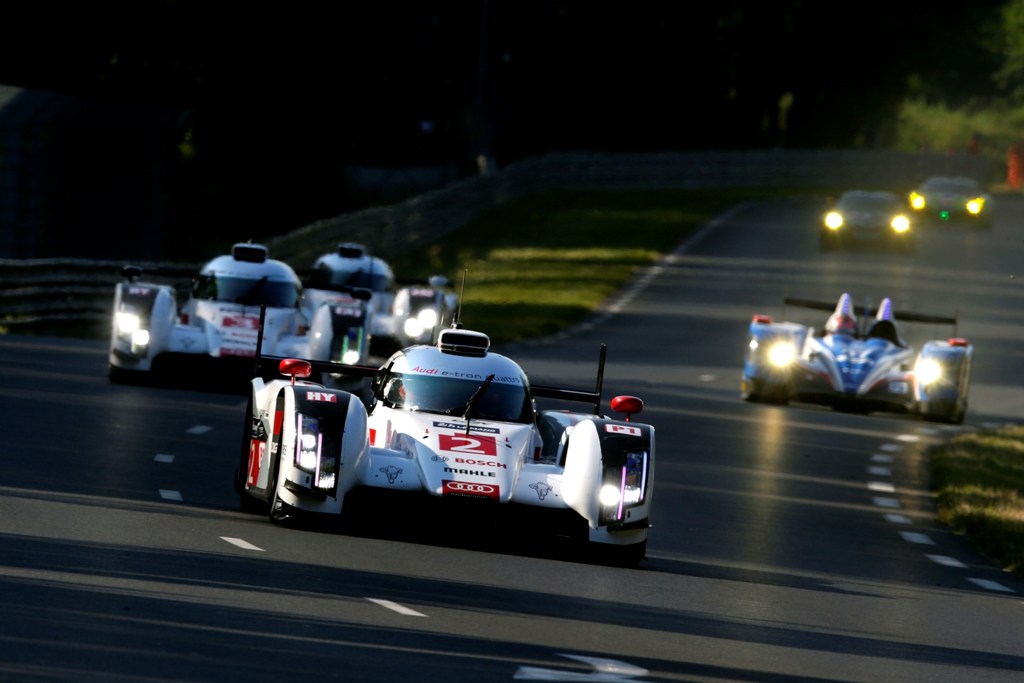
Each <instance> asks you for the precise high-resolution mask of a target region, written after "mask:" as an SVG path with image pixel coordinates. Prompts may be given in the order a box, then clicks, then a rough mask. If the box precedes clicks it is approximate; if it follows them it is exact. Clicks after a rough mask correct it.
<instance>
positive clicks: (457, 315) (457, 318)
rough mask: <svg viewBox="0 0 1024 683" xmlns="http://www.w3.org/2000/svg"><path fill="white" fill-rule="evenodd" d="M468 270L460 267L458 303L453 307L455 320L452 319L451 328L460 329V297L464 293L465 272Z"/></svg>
mask: <svg viewBox="0 0 1024 683" xmlns="http://www.w3.org/2000/svg"><path fill="white" fill-rule="evenodd" d="M467 272H469V268H463V269H462V284H461V285H459V305H458V307H457V308H456V309H455V320H453V321H452V329H454V330H461V329H462V297H463V296H465V294H466V273H467Z"/></svg>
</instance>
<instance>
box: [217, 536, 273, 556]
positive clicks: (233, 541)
mask: <svg viewBox="0 0 1024 683" xmlns="http://www.w3.org/2000/svg"><path fill="white" fill-rule="evenodd" d="M221 540H224V541H227V542H228V543H230V544H231V545H234V546H238V547H239V548H241V549H242V550H258V551H260V552H261V553H262V552H266V551H265V550H263V548H260V547H259V546H256V545H253V544H252V543H249V541H243V540H242V539H240V538H234V537H232V536H221Z"/></svg>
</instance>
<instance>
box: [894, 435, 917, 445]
mask: <svg viewBox="0 0 1024 683" xmlns="http://www.w3.org/2000/svg"><path fill="white" fill-rule="evenodd" d="M896 440H897V441H904V442H906V443H917V442H918V441H920V440H921V437H920V436H918V435H917V434H900V435H899V436H897V437H896Z"/></svg>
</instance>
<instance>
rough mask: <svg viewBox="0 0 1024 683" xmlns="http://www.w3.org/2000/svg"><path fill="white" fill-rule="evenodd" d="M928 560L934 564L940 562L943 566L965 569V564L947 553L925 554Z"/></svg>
mask: <svg viewBox="0 0 1024 683" xmlns="http://www.w3.org/2000/svg"><path fill="white" fill-rule="evenodd" d="M925 557H927V558H928V559H929V560H931V561H932V562H934V563H936V564H941V565H942V566H943V567H956V568H957V569H966V568H967V565H966V564H964V563H963V562H961V561H960V560H958V559H956V558H955V557H950V556H948V555H925Z"/></svg>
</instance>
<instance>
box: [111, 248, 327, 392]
mask: <svg viewBox="0 0 1024 683" xmlns="http://www.w3.org/2000/svg"><path fill="white" fill-rule="evenodd" d="M143 273H144V271H143V269H142V268H140V267H137V266H126V267H125V268H124V274H125V276H126V278H127V281H125V282H122V283H119V284H118V285H117V286H116V287H115V291H114V315H113V320H112V329H111V336H110V350H109V356H108V361H109V364H108V367H109V376H110V379H111V380H112V381H128V380H134V379H138V378H141V377H144V376H148V375H150V373H152V372H153V371H154V370H158V369H160V366H161V365H163V366H164V367H166V368H167V371H168V372H167V373H166V374H169V375H171V374H174V373H175V372H177V368H176V366H178V365H182V366H186V367H187V366H189V365H196V364H199V363H200V362H207V363H209V362H210V360H211V359H212V362H213V363H215V364H216V365H217V366H218V367H220V368H222V369H223V368H225V367H226V365H225V364H229V363H230V364H238V363H239V359H241V365H242V367H245V368H251V367H252V362H253V358H254V357H255V355H256V342H257V336H258V328H259V324H260V312H261V309H262V310H265V311H266V312H265V324H264V329H263V343H264V345H265V348H266V349H268V350H273V351H274V352H276V353H281V354H284V355H292V354H298V355H303V356H308V355H310V353H309V349H308V348H307V344H308V336H307V334H306V333H307V331H308V328H307V322H306V320H305V317H304V316H303V314H302V312H301V311H300V309H299V302H300V298H301V294H302V284H301V282H300V281H299V277H298V275H296V273H295V271H293V270H292V268H291V267H290V266H288V265H287V264H286V263H284V262H282V261H277V260H274V259H272V258H270V257H269V253H268V250H267V248H266V247H265V246H264V245H262V244H251V243H239V244H236V245H234V247H233V248H232V250H231V253H230V254H226V255H223V256H217V257H216V258H214V259H212V260H211V261H209V262H208V263H206V264H205V265H204V266H202V268H200V270H199V272H198V273H196V275H195V277H194V278H193V280H192V284H191V287H190V289H189V293H188V297H187V299H186V301H185V302H184V303H183V304H181V305H180V306H179V304H178V292H177V289H176V288H175V287H174V285H172V284H163V283H158V282H155V281H148V282H147V281H144V280H141V279H140V278H141V277H142V275H143ZM154 280H155V278H154ZM324 357H325V358H326V356H324ZM232 361H234V362H233V363H232ZM172 368H174V369H172ZM194 372H196V374H200V371H199V370H198V369H196V370H195V371H194Z"/></svg>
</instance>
